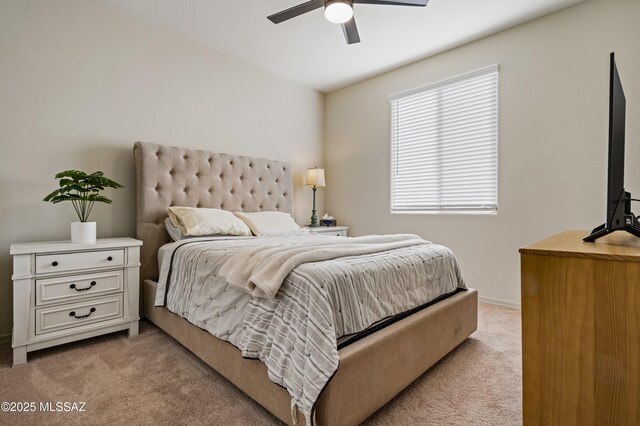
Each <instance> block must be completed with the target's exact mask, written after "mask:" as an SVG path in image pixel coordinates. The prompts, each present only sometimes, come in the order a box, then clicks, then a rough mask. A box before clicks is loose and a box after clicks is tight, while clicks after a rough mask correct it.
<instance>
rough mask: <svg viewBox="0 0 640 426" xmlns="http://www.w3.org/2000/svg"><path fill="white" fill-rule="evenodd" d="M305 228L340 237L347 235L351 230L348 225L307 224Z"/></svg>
mask: <svg viewBox="0 0 640 426" xmlns="http://www.w3.org/2000/svg"><path fill="white" fill-rule="evenodd" d="M305 228H307V229H308V230H309V232H311V233H317V234H326V235H336V236H338V237H346V236H347V233H348V232H349V227H348V226H318V227H315V228H311V227H309V226H305Z"/></svg>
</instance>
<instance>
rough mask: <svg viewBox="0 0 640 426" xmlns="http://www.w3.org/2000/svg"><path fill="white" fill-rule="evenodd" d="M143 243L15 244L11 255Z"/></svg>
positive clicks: (104, 240)
mask: <svg viewBox="0 0 640 426" xmlns="http://www.w3.org/2000/svg"><path fill="white" fill-rule="evenodd" d="M141 245H142V241H140V240H136V239H135V238H129V237H124V238H101V239H98V240H96V242H95V243H72V242H71V241H69V240H67V241H42V242H32V243H15V244H11V246H10V248H9V253H10V254H12V255H13V254H33V253H36V254H37V253H51V252H59V251H82V250H95V249H109V248H120V247H131V246H141Z"/></svg>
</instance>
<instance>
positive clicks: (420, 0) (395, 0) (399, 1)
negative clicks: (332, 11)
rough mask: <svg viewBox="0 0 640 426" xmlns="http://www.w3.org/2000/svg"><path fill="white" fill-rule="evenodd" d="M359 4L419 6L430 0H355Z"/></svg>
mask: <svg viewBox="0 0 640 426" xmlns="http://www.w3.org/2000/svg"><path fill="white" fill-rule="evenodd" d="M353 2H354V3H359V4H379V5H384V6H419V7H424V6H426V5H427V4H429V0H353Z"/></svg>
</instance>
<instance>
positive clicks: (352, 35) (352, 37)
mask: <svg viewBox="0 0 640 426" xmlns="http://www.w3.org/2000/svg"><path fill="white" fill-rule="evenodd" d="M342 32H343V33H344V37H345V38H346V39H347V44H355V43H360V34H358V27H357V26H356V19H355V18H351V19H350V20H349V21H347V22H345V23H344V24H342Z"/></svg>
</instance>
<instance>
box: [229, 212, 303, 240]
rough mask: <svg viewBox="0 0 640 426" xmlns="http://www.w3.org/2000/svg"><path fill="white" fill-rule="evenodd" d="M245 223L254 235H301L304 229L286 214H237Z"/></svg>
mask: <svg viewBox="0 0 640 426" xmlns="http://www.w3.org/2000/svg"><path fill="white" fill-rule="evenodd" d="M234 214H235V215H236V216H238V217H239V218H240V219H242V220H243V221H244V223H246V224H247V225H249V228H251V232H253V234H254V235H285V234H300V233H302V232H303V230H302V228H300V227H299V226H298V224H297V223H295V222H294V220H293V218H292V217H291V215H290V214H289V213H284V212H255V213H245V212H235V213H234Z"/></svg>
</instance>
